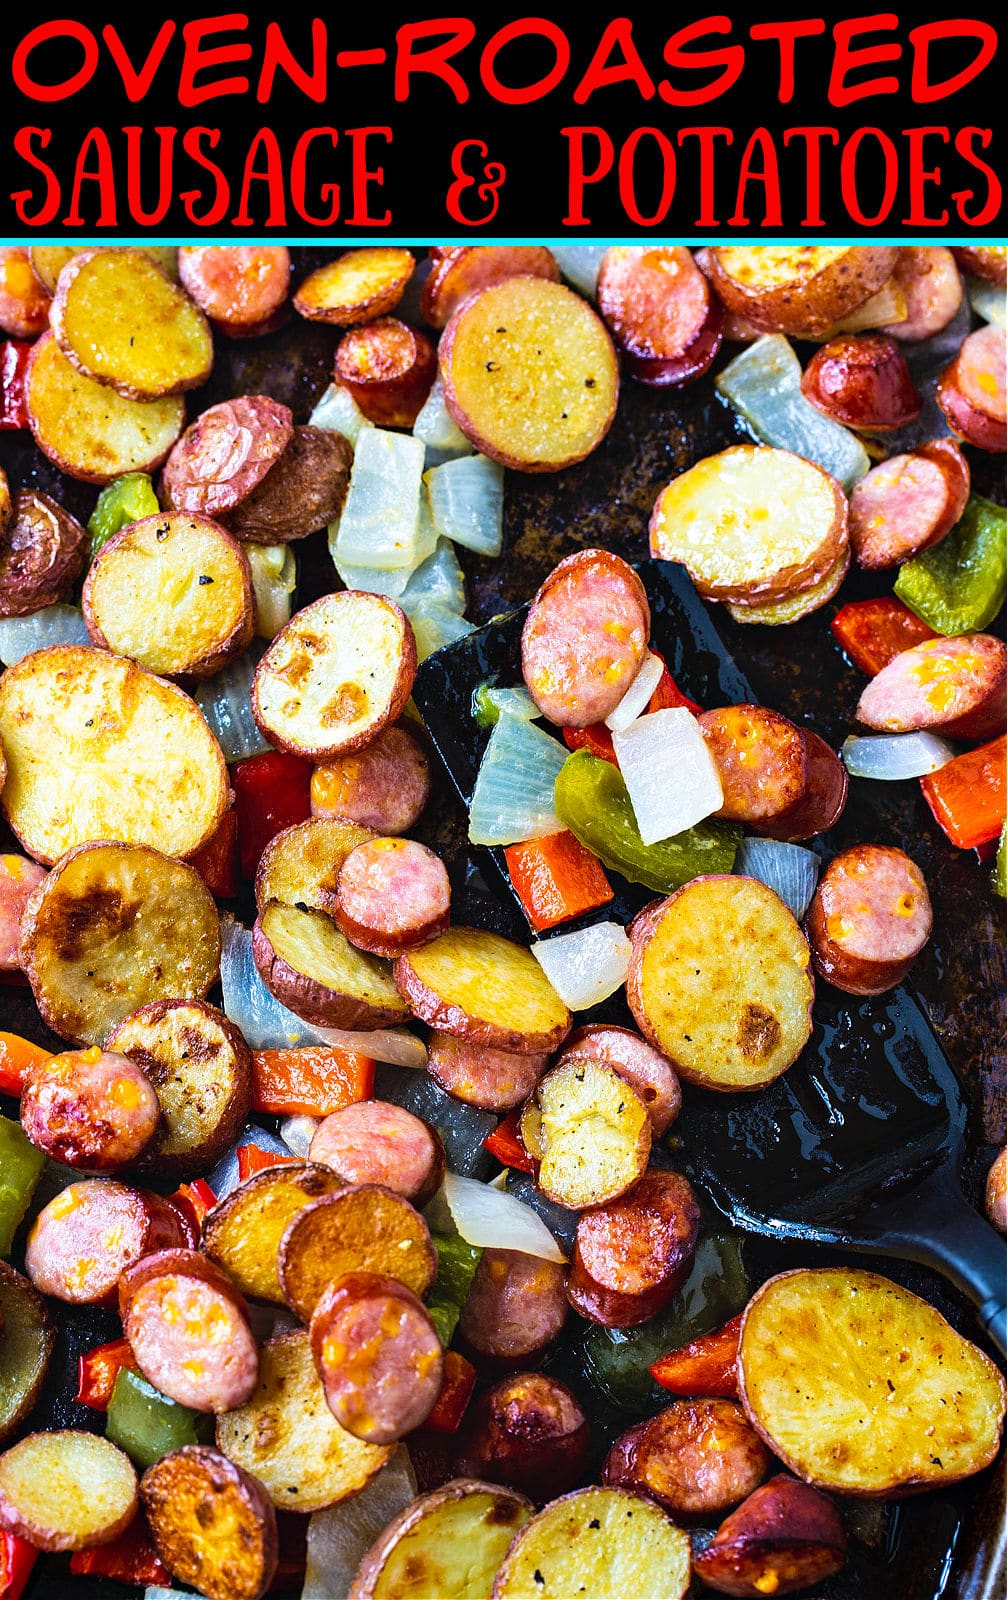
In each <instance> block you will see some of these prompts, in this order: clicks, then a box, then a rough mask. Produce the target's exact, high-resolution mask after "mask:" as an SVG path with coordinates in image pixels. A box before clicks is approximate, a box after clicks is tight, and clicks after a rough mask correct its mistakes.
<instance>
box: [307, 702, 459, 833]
mask: <svg viewBox="0 0 1008 1600" xmlns="http://www.w3.org/2000/svg"><path fill="white" fill-rule="evenodd" d="M429 795H430V763H429V762H428V760H427V757H426V755H425V753H424V750H423V747H422V746H421V744H420V741H419V739H417V738H415V737H414V735H413V734H412V733H410V732H409V731H408V730H407V729H406V728H404V727H402V726H401V724H396V725H395V726H393V727H390V728H383V729H382V731H381V733H379V734H378V736H377V738H375V739H372V740H371V742H370V744H367V745H365V746H364V748H363V750H357V751H354V753H353V754H351V755H345V756H337V757H336V758H335V759H334V760H331V761H327V762H326V763H325V764H324V765H323V766H320V767H316V768H315V771H314V772H313V773H312V781H311V808H312V816H314V817H337V818H339V819H340V820H341V821H344V822H356V823H358V824H359V825H360V826H361V827H362V828H371V829H373V830H374V832H375V833H381V834H385V835H389V834H400V833H407V832H408V831H409V829H410V828H412V826H413V824H414V822H416V821H417V819H418V817H419V816H420V813H421V812H422V811H423V808H424V806H425V805H426V804H427V799H428V796H429Z"/></svg>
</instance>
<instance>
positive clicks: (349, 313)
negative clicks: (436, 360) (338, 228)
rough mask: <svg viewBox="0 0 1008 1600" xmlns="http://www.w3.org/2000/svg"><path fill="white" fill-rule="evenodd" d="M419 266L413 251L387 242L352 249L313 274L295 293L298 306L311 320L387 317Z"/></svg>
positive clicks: (345, 324) (343, 323)
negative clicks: (386, 243)
mask: <svg viewBox="0 0 1008 1600" xmlns="http://www.w3.org/2000/svg"><path fill="white" fill-rule="evenodd" d="M415 265H416V263H415V261H414V259H413V254H412V251H410V250H404V249H401V248H399V247H394V246H386V245H373V246H370V247H368V248H366V249H363V250H348V251H347V252H346V254H345V255H342V256H340V257H339V258H338V259H337V260H336V261H328V262H327V263H326V265H325V266H324V267H318V268H317V269H316V270H315V271H314V272H311V273H309V275H308V277H307V278H306V279H305V281H304V283H303V284H302V285H301V287H300V289H298V290H297V291H296V293H295V295H294V309H295V311H298V312H299V313H300V314H301V316H302V317H307V318H308V320H309V322H334V323H336V324H337V326H338V327H341V328H347V327H349V326H350V325H351V324H352V323H355V322H369V321H370V320H371V318H372V317H384V316H385V315H386V313H387V312H389V311H392V310H394V308H395V307H396V306H397V305H398V304H399V301H400V300H401V299H402V295H403V290H404V289H405V287H406V285H407V284H408V283H409V280H410V278H411V277H412V276H413V268H414V266H415Z"/></svg>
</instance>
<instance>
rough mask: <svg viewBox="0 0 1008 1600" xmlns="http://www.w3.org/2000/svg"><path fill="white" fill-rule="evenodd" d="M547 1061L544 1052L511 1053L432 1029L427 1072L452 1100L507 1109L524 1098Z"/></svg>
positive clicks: (495, 1108)
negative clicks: (526, 1054)
mask: <svg viewBox="0 0 1008 1600" xmlns="http://www.w3.org/2000/svg"><path fill="white" fill-rule="evenodd" d="M548 1064H549V1056H548V1055H542V1054H540V1055H529V1056H523V1055H513V1054H512V1053H511V1052H510V1051H509V1050H495V1049H493V1048H492V1047H491V1046H490V1045H483V1044H472V1043H471V1042H470V1041H469V1040H468V1039H456V1038H455V1036H454V1034H451V1033H442V1032H441V1031H440V1030H439V1029H436V1028H435V1029H433V1030H432V1032H431V1035H430V1038H429V1039H428V1040H427V1071H428V1072H429V1073H430V1075H431V1077H432V1078H433V1079H434V1082H435V1083H437V1084H440V1086H441V1088H442V1089H444V1090H445V1091H446V1093H448V1094H450V1095H454V1097H455V1099H456V1100H464V1101H465V1103H466V1105H470V1106H479V1108H480V1110H482V1111H511V1110H512V1109H513V1108H514V1107H515V1106H520V1105H521V1104H522V1103H523V1102H524V1101H525V1100H527V1099H528V1097H529V1095H530V1094H531V1093H532V1090H533V1089H534V1088H535V1086H536V1084H537V1083H538V1082H539V1079H540V1078H541V1077H542V1075H543V1073H544V1072H545V1071H546V1068H547V1066H548Z"/></svg>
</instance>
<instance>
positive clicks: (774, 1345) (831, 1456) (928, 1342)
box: [738, 1267, 1005, 1498]
mask: <svg viewBox="0 0 1008 1600" xmlns="http://www.w3.org/2000/svg"><path fill="white" fill-rule="evenodd" d="M738 1375H739V1394H740V1395H741V1397H742V1400H743V1403H744V1405H745V1408H746V1410H747V1411H748V1413H749V1416H750V1417H751V1419H752V1422H753V1425H754V1427H755V1428H756V1429H757V1430H758V1432H759V1433H761V1434H762V1435H763V1438H764V1439H765V1440H766V1441H767V1443H768V1444H769V1446H770V1448H771V1449H772V1450H773V1451H774V1453H775V1454H776V1455H778V1456H779V1457H780V1459H781V1460H782V1461H783V1462H784V1464H785V1466H788V1467H790V1468H791V1470H792V1471H793V1472H796V1473H797V1474H798V1476H799V1477H801V1478H804V1479H805V1480H806V1482H808V1483H811V1484H814V1485H815V1486H816V1487H818V1488H820V1489H833V1490H836V1491H837V1492H839V1493H842V1494H851V1495H864V1496H867V1497H869V1498H872V1497H878V1496H889V1495H894V1494H907V1493H910V1492H911V1491H914V1490H919V1489H930V1488H933V1487H934V1486H935V1485H936V1484H939V1483H954V1482H956V1481H957V1480H958V1479H960V1478H968V1477H970V1476H971V1474H972V1473H974V1472H979V1471H980V1470H981V1468H983V1467H986V1466H987V1465H988V1463H989V1462H991V1461H993V1459H994V1457H995V1455H996V1454H997V1451H998V1447H999V1445H1000V1442H1001V1433H1002V1428H1003V1426H1004V1414H1005V1382H1004V1379H1003V1378H1002V1376H1001V1374H1000V1372H999V1371H998V1369H997V1367H996V1366H995V1365H994V1363H993V1361H991V1359H990V1358H989V1356H986V1355H984V1353H983V1351H982V1350H978V1349H977V1347H976V1345H974V1344H971V1343H970V1342H969V1340H968V1339H964V1338H963V1337H962V1335H961V1334H959V1333H956V1331H955V1329H954V1328H952V1327H951V1326H950V1325H949V1324H948V1323H947V1322H946V1321H945V1318H944V1317H943V1316H941V1314H940V1313H939V1312H937V1311H936V1310H935V1309H934V1307H933V1306H930V1305H928V1303H927V1301H925V1300H920V1299H918V1297H917V1295H915V1294H911V1293H910V1292H909V1290H907V1289H902V1288H900V1286H899V1285H898V1284H895V1283H892V1282H891V1281H890V1280H889V1279H888V1278H883V1277H881V1276H880V1275H879V1274H878V1273H875V1272H862V1271H858V1270H855V1269H853V1268H846V1267H824V1268H819V1269H800V1270H798V1271H796V1272H782V1273H780V1274H779V1275H778V1276H777V1277H775V1278H771V1279H770V1280H769V1282H767V1283H765V1284H764V1285H763V1287H762V1288H761V1289H758V1290H757V1291H756V1293H755V1294H754V1295H753V1298H752V1299H751V1300H750V1302H749V1305H748V1306H747V1308H746V1312H745V1316H744V1317H743V1320H742V1332H741V1335H740V1338H739V1358H738Z"/></svg>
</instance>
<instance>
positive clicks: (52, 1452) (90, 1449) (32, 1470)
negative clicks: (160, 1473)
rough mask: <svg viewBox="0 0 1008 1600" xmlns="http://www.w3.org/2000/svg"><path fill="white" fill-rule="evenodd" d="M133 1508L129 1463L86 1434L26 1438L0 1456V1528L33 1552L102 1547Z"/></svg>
mask: <svg viewBox="0 0 1008 1600" xmlns="http://www.w3.org/2000/svg"><path fill="white" fill-rule="evenodd" d="M136 1509H137V1477H136V1473H135V1472H134V1470H133V1463H132V1462H131V1461H130V1458H129V1456H127V1455H125V1454H124V1453H123V1451H122V1450H120V1449H119V1448H118V1446H117V1445H114V1444H112V1443H111V1442H110V1440H108V1439H101V1438H98V1437H97V1436H96V1435H95V1434H93V1433H79V1432H78V1431H77V1430H76V1429H72V1428H64V1429H60V1430H58V1431H56V1432H53V1433H29V1434H28V1435H27V1437H26V1438H24V1439H21V1440H19V1442H18V1443H17V1444H15V1445H12V1446H11V1448H10V1449H9V1450H5V1451H4V1453H3V1455H0V1528H5V1529H6V1530H7V1532H8V1533H15V1534H18V1535H19V1536H20V1537H21V1538H22V1539H27V1540H28V1541H29V1543H30V1544H33V1545H35V1547H36V1549H38V1550H83V1549H86V1548H87V1547H88V1546H89V1545H94V1544H108V1543H110V1541H111V1540H113V1539H117V1538H118V1537H119V1535H120V1534H121V1533H123V1532H125V1530H126V1528H127V1527H128V1526H129V1524H130V1523H131V1522H132V1520H133V1518H134V1516H135V1515H136Z"/></svg>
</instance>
